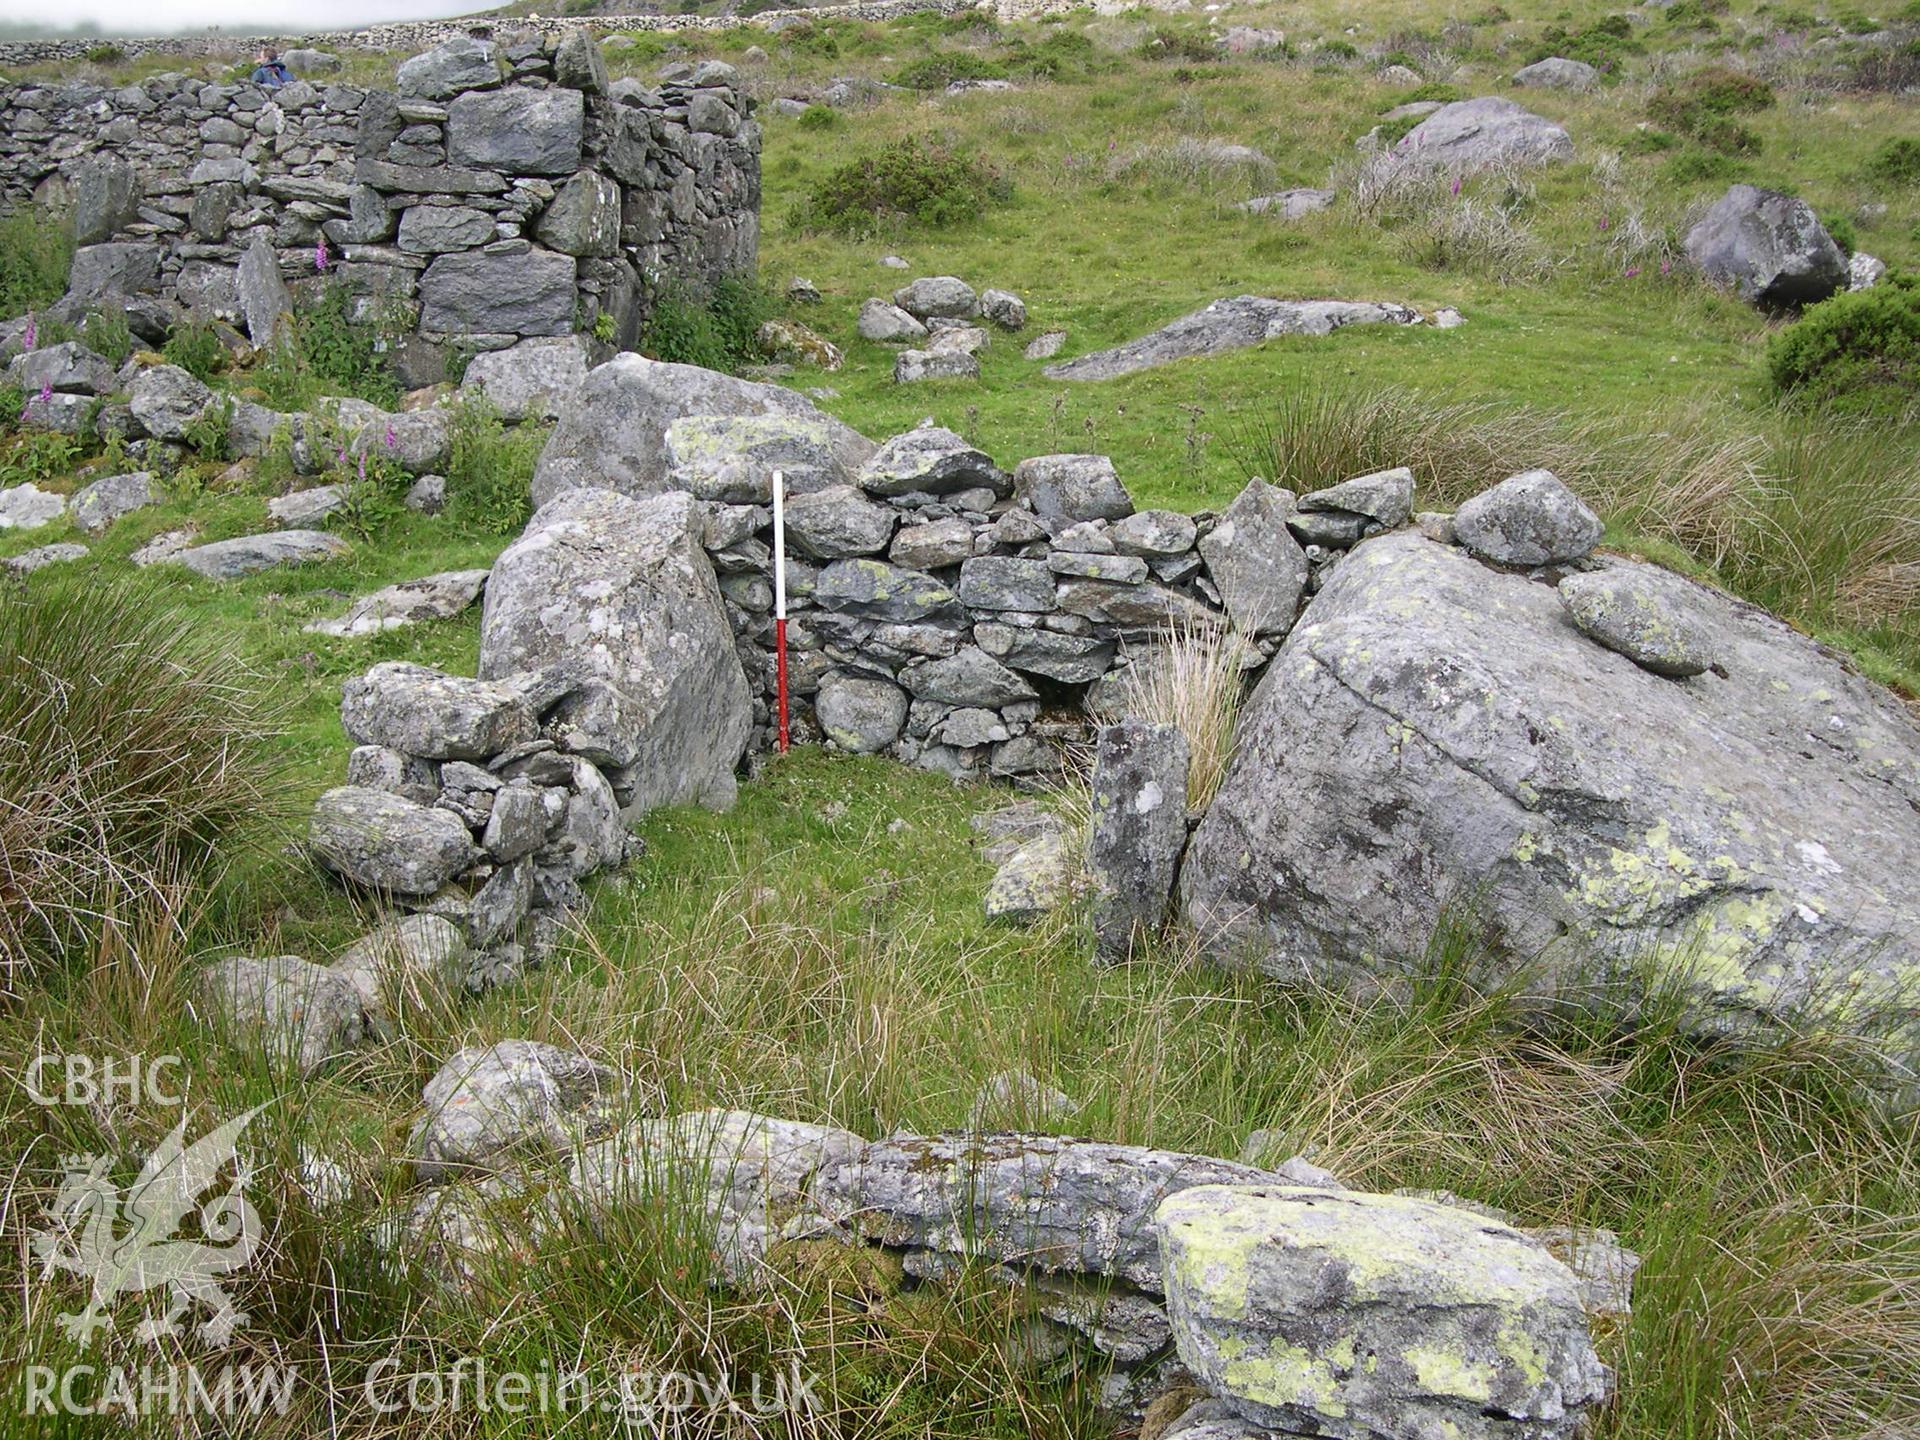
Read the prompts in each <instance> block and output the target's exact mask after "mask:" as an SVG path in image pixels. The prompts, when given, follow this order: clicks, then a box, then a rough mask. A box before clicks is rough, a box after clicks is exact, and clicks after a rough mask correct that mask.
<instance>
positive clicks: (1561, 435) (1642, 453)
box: [1237, 387, 1920, 668]
mask: <svg viewBox="0 0 1920 1440" xmlns="http://www.w3.org/2000/svg"><path fill="white" fill-rule="evenodd" d="M1237 448H1238V451H1239V457H1238V458H1239V459H1240V460H1241V461H1242V463H1243V464H1244V465H1245V466H1246V467H1247V470H1248V473H1250V474H1267V475H1271V476H1272V477H1273V478H1274V480H1275V482H1276V483H1278V484H1281V485H1285V486H1288V487H1290V488H1292V489H1295V490H1302V491H1305V490H1315V489H1319V488H1322V487H1324V486H1327V485H1332V484H1337V483H1338V482H1340V481H1341V480H1344V479H1347V478H1348V477H1350V476H1353V475H1362V474H1366V473H1368V472H1370V471H1375V470H1380V469H1385V468H1388V467H1390V466H1394V465H1406V466H1409V467H1411V468H1412V470H1413V472H1414V476H1415V479H1416V480H1417V482H1418V484H1419V487H1420V491H1421V494H1422V497H1423V501H1424V503H1426V504H1429V505H1433V506H1436V507H1439V508H1446V509H1451V508H1453V507H1455V506H1457V505H1459V504H1460V503H1461V502H1462V501H1464V500H1466V499H1468V498H1469V497H1470V496H1472V495H1475V494H1477V493H1478V492H1480V491H1481V490H1484V489H1486V488H1487V487H1488V486H1490V485H1496V484H1498V483H1499V482H1500V481H1502V480H1504V479H1506V478H1507V477H1508V476H1510V475H1514V474H1517V473H1518V472H1520V471H1522V470H1526V469H1531V468H1535V467H1539V468H1543V469H1547V470H1551V471H1553V473H1554V474H1556V475H1558V476H1559V477H1560V478H1561V479H1562V480H1564V481H1565V482H1566V483H1567V484H1568V485H1570V486H1571V487H1572V488H1573V489H1574V490H1575V491H1577V492H1578V493H1579V494H1580V495H1581V496H1582V497H1583V498H1584V499H1586V501H1587V502H1588V503H1589V504H1591V505H1592V506H1593V507H1594V508H1595V509H1596V510H1598V511H1599V512H1600V513H1601V514H1602V515H1603V516H1604V517H1606V519H1607V520H1608V521H1609V522H1610V523H1611V524H1612V525H1613V526H1615V527H1616V528H1617V529H1618V530H1621V531H1624V532H1626V533H1627V534H1629V535H1632V536H1637V537H1641V538H1643V539H1646V540H1654V541H1661V542H1665V543H1667V544H1670V545H1674V546H1677V547H1678V548H1679V549H1681V550H1682V551H1684V552H1686V553H1687V554H1688V555H1689V556H1691V557H1692V558H1693V559H1695V560H1696V561H1698V562H1699V563H1700V564H1701V565H1702V566H1705V567H1709V568H1711V569H1712V570H1714V571H1716V572H1717V573H1718V574H1719V575H1720V576H1721V578H1722V579H1724V580H1725V581H1726V583H1727V584H1729V585H1730V586H1731V587H1732V588H1734V589H1735V590H1737V591H1738V592H1739V593H1740V594H1742V595H1743V596H1745V597H1747V598H1748V599H1751V600H1754V601H1756V602H1758V603H1760V604H1763V605H1766V606H1768V607H1769V608H1771V609H1773V610H1775V611H1776V612H1778V613H1781V614H1784V615H1786V616H1788V617H1789V618H1791V619H1793V620H1796V621H1798V622H1799V623H1801V624H1803V625H1807V626H1810V627H1812V628H1816V629H1817V628H1822V627H1827V626H1850V627H1855V628H1861V629H1867V630H1872V631H1875V632H1885V633H1886V634H1887V635H1888V636H1889V637H1890V639H1891V643H1892V645H1893V648H1894V649H1895V650H1897V651H1899V652H1900V653H1899V658H1900V659H1901V662H1902V663H1903V664H1905V665H1907V666H1908V667H1909V668H1915V667H1920V577H1916V574H1915V567H1914V565H1913V562H1912V559H1911V557H1912V554H1913V547H1914V544H1915V535H1916V530H1915V527H1916V525H1920V520H1917V519H1916V517H1920V462H1916V461H1915V460H1914V458H1913V451H1912V443H1911V432H1910V431H1904V430H1902V429H1901V427H1898V426H1893V425H1888V424H1884V423H1883V424H1878V425H1868V424H1862V423H1859V422H1854V421H1846V420H1835V419H1825V418H1821V417H1812V416H1787V417H1783V418H1782V419H1780V420H1778V421H1776V422H1772V423H1770V424H1769V425H1767V426H1765V427H1764V428H1753V429H1734V428H1732V427H1729V426H1727V425H1725V424H1724V423H1723V422H1718V421H1716V420H1714V419H1713V418H1712V417H1711V416H1710V415H1709V414H1708V413H1707V412H1705V411H1703V410H1701V409H1697V408H1693V407H1682V408H1679V409H1677V410H1673V411H1670V412H1668V413H1666V414H1661V415H1654V416H1648V417H1642V418H1641V419H1640V420H1638V421H1637V422H1634V423H1632V424H1628V423H1625V422H1622V421H1620V420H1613V419H1608V420H1595V419H1586V418H1581V417H1576V416H1571V415H1566V414H1562V413H1559V412H1556V411H1550V410H1542V409H1531V408H1521V407H1515V406H1505V405H1494V404H1486V403H1480V402H1472V401H1448V400H1435V399H1430V398H1428V397H1426V396H1422V395H1419V394H1417V393H1415V392H1412V391H1406V390H1393V389H1384V390H1369V391H1365V392H1361V391H1357V390H1351V389H1343V388H1336V387H1318V388H1303V389H1300V390H1296V391H1292V392H1289V393H1287V394H1284V395H1282V396H1281V397H1280V398H1279V400H1278V401H1277V402H1276V403H1275V406H1274V408H1273V410H1272V412H1271V414H1270V417H1269V419H1268V420H1267V421H1266V423H1265V424H1264V425H1262V426H1261V427H1259V428H1258V429H1257V430H1255V431H1254V432H1252V433H1250V434H1246V435H1243V436H1241V437H1240V440H1239V443H1238V447H1237Z"/></svg>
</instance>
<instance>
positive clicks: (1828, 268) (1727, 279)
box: [1686, 185, 1848, 309]
mask: <svg viewBox="0 0 1920 1440" xmlns="http://www.w3.org/2000/svg"><path fill="white" fill-rule="evenodd" d="M1686 251H1687V258H1688V259H1689V260H1691V261H1692V262H1693V263H1694V264H1695V265H1696V266H1698V267H1699V269H1700V272H1701V273H1702V274H1703V275H1705V276H1706V277H1707V278H1708V279H1709V280H1712V281H1713V282H1715V283H1716V284H1719V285H1725V286H1727V287H1728V288H1730V289H1731V290H1732V291H1733V292H1734V293H1735V294H1736V295H1738V296H1739V297H1740V298H1741V299H1742V300H1746V301H1748V302H1750V303H1752V304H1754V305H1759V306H1762V307H1763V308H1767V309H1790V308H1794V307H1798V306H1801V305H1811V304H1813V303H1814V302H1815V301H1818V300H1825V299H1826V298H1827V297H1828V296H1830V295H1832V294H1834V293H1836V292H1837V291H1841V290H1844V289H1846V288H1847V282H1848V271H1847V257H1846V255H1845V254H1844V253H1843V252H1842V251H1841V249H1840V247H1839V246H1838V245H1836V244H1834V243H1833V237H1832V236H1831V235H1829V234H1827V229H1826V227H1825V226H1824V225H1822V224H1821V223H1820V217H1819V216H1818V215H1816V214H1814V213H1813V207H1812V206H1811V205H1809V204H1807V202H1806V201H1804V200H1799V199H1796V198H1795V197H1793V196H1791V195H1782V194H1781V193H1779V192H1778V191H1777V190H1762V189H1760V188H1759V187H1758V186H1754V185H1735V186H1732V187H1731V188H1729V189H1728V191H1727V193H1726V194H1725V195H1722V196H1721V197H1720V199H1719V200H1718V201H1716V202H1715V203H1714V207H1713V208H1712V209H1711V210H1709V211H1708V212H1707V213H1706V214H1705V215H1704V216H1702V217H1701V219H1700V223H1699V224H1697V225H1695V226H1694V227H1693V228H1692V229H1691V230H1689V231H1688V232H1687V238H1686Z"/></svg>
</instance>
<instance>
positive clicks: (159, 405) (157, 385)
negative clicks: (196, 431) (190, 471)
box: [127, 365, 213, 440]
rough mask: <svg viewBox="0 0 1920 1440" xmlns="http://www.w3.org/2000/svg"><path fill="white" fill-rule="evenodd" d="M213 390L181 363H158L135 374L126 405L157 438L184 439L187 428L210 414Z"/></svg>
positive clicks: (150, 433)
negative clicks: (195, 377) (186, 369)
mask: <svg viewBox="0 0 1920 1440" xmlns="http://www.w3.org/2000/svg"><path fill="white" fill-rule="evenodd" d="M212 404H213V391H211V390H209V389H208V388H207V387H206V386H205V385H202V384H201V383H200V382H199V381H198V380H196V379H194V378H193V376H192V375H190V374H189V373H188V372H187V371H185V370H182V369H181V368H180V367H179V366H178V365H155V366H152V367H150V368H148V369H146V370H142V371H141V372H140V373H139V374H138V375H136V376H134V377H133V383H132V384H131V385H129V386H128V387H127V408H128V409H130V410H132V411H133V418H134V419H136V420H138V421H139V422H140V424H141V426H142V428H144V429H145V430H146V432H147V433H148V434H149V435H151V436H153V437H154V438H155V439H156V440H184V439H186V438H187V427H188V426H190V425H192V424H193V422H194V421H196V420H198V419H199V418H200V417H201V416H202V415H204V414H206V413H207V410H208V408H209V407H211V406H212Z"/></svg>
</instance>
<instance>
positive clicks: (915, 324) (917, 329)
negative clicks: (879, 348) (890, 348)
mask: <svg viewBox="0 0 1920 1440" xmlns="http://www.w3.org/2000/svg"><path fill="white" fill-rule="evenodd" d="M857 328H858V330H859V332H860V338H861V339H863V340H877V341H882V342H885V341H892V340H924V339H926V338H927V327H926V326H924V325H922V324H921V323H920V322H919V321H918V320H916V319H914V318H913V316H911V315H909V314H908V313H907V312H906V311H904V310H902V309H901V308H900V307H899V306H898V305H890V304H888V303H887V302H886V301H885V300H868V301H866V302H864V303H863V304H862V305H861V306H860V320H859V324H858V326H857Z"/></svg>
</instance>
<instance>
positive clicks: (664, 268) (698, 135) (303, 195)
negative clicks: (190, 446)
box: [0, 35, 760, 383]
mask: <svg viewBox="0 0 1920 1440" xmlns="http://www.w3.org/2000/svg"><path fill="white" fill-rule="evenodd" d="M668 73H669V75H670V76H671V77H672V78H669V79H666V80H663V81H662V83H660V84H659V86H658V87H657V88H649V87H646V86H642V85H640V84H638V83H637V82H633V81H618V82H614V83H611V84H610V83H609V82H608V79H607V73H606V69H605V66H604V64H603V62H602V61H601V59H600V56H599V53H598V51H597V50H596V49H595V48H594V46H593V44H592V43H591V41H590V40H589V39H588V38H587V37H586V36H584V35H576V36H574V37H572V38H570V39H569V40H566V41H563V42H561V43H559V44H555V43H553V42H552V41H548V40H542V39H540V38H539V37H533V38H529V39H526V40H522V41H518V42H515V43H513V44H508V45H502V46H495V45H493V44H491V43H489V42H487V41H484V40H479V39H475V38H471V37H461V38H458V39H455V40H452V41H449V42H448V43H446V44H444V45H442V46H440V47H439V48H438V49H435V50H432V51H429V52H426V53H424V54H421V55H417V56H415V57H413V58H412V59H410V60H407V61H405V62H404V63H402V64H401V66H400V67H399V75H398V84H397V88H396V90H395V91H392V92H388V91H384V90H366V89H361V88H359V87H356V86H351V85H331V84H320V85H316V84H313V83H310V82H308V81H305V80H296V81H294V82H293V83H291V84H289V85H285V86H282V87H279V88H278V89H271V90H269V89H265V88H262V87H260V86H256V85H252V84H238V85H218V84H206V83H202V82H199V81H196V80H192V79H189V78H187V77H185V76H181V75H160V76H156V77H154V78H152V79H150V80H147V81H144V82H142V83H140V84H137V85H132V86H127V87H124V88H121V89H117V90H104V89H100V88H97V87H91V86H83V85H75V86H60V87H54V86H22V85H4V86H0V202H4V203H5V204H6V205H8V206H18V205H21V204H26V203H39V204H45V205H54V206H59V207H61V208H63V209H65V210H67V211H68V212H70V214H71V216H72V220H73V225H74V231H75V239H76V242H77V243H78V245H79V247H80V248H79V250H78V252H77V254H76V256H75V260H74V268H73V278H72V292H71V294H70V296H69V301H68V303H69V304H70V305H71V306H73V307H76V309H78V310H84V309H87V308H95V307H97V304H98V302H99V301H100V300H101V299H102V298H103V297H106V296H109V295H115V296H127V297H132V298H133V299H134V300H135V302H136V308H138V306H140V305H145V306H148V307H151V306H152V305H153V304H154V303H155V302H158V303H159V304H160V305H161V306H162V307H165V306H167V305H169V304H177V305H178V306H180V307H181V308H182V309H183V310H184V311H185V312H188V313H190V314H193V315H196V316H199V317H202V318H214V319H219V320H224V321H230V322H232V323H235V324H244V325H245V326H246V328H247V329H248V331H249V334H250V338H252V339H253V340H254V341H255V342H256V343H258V342H261V341H263V340H264V339H265V338H266V335H267V333H270V332H271V331H272V330H273V329H274V328H275V327H276V326H277V325H278V324H279V323H280V320H281V317H282V316H284V315H285V314H286V313H288V312H289V311H290V310H291V309H292V308H294V307H296V306H298V305H299V303H300V301H301V300H302V299H303V298H305V299H311V298H313V297H312V296H311V295H310V294H309V295H303V292H306V291H311V290H312V289H313V288H314V287H317V286H321V285H324V284H328V283H334V282H338V283H343V284H345V285H346V286H347V287H348V289H349V291H350V292H351V294H352V295H353V297H354V303H355V309H356V314H357V316H358V317H359V318H362V319H367V320H376V321H379V322H380V323H382V324H383V325H384V326H385V327H387V328H388V329H389V330H390V331H391V332H392V334H393V336H394V338H395V342H396V345H397V347H398V349H399V354H398V355H397V357H396V358H397V360H398V361H399V362H400V365H399V368H400V370H401V373H402V376H403V378H404V379H407V380H409V381H410V382H412V383H425V382H427V381H430V380H437V379H439V378H440V373H439V372H440V370H441V369H442V368H443V365H442V361H443V360H444V353H443V351H444V348H445V347H450V346H457V347H461V348H464V349H465V350H467V351H469V352H471V351H476V350H490V349H501V348H505V347H506V346H509V345H511V344H513V343H514V342H515V341H517V340H519V339H522V338H525V337H528V336H553V335H564V334H568V333H571V332H574V331H587V332H594V333H597V334H599V335H600V336H601V338H603V339H606V340H609V341H611V342H612V343H613V344H615V345H617V346H626V345H630V344H631V343H633V341H634V339H635V338H636V336H637V334H638V331H639V327H640V325H641V323H642V322H643V320H644V318H645V315H646V311H647V307H648V296H649V295H650V293H652V290H653V288H654V287H656V286H658V285H659V284H660V283H662V282H663V281H670V280H671V281H680V282H685V283H692V284H699V283H705V282H711V281H712V280H714V279H716V278H718V277H720V276H723V275H727V274H733V273H744V272H750V271H751V270H752V268H753V266H754V263H755V260H756V257H757V252H758V246H759V204H760V133H759V127H758V126H757V125H756V124H755V123H754V121H753V120H752V119H751V118H750V115H749V104H748V101H747V100H746V98H745V96H744V95H742V94H741V93H740V92H739V91H738V90H736V89H735V87H734V84H733V72H732V70H731V69H730V67H728V66H725V65H719V64H708V65H703V66H701V67H699V68H698V69H697V70H696V69H693V68H692V67H679V68H678V70H670V71H669V72H668ZM602 317H605V318H604V319H603V318H602ZM135 328H136V330H139V329H141V328H142V326H141V325H140V324H138V323H136V325H135ZM147 328H158V329H164V328H166V323H165V318H164V314H163V316H162V319H161V320H160V321H159V322H158V323H157V324H155V325H150V326H148V327H147Z"/></svg>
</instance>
